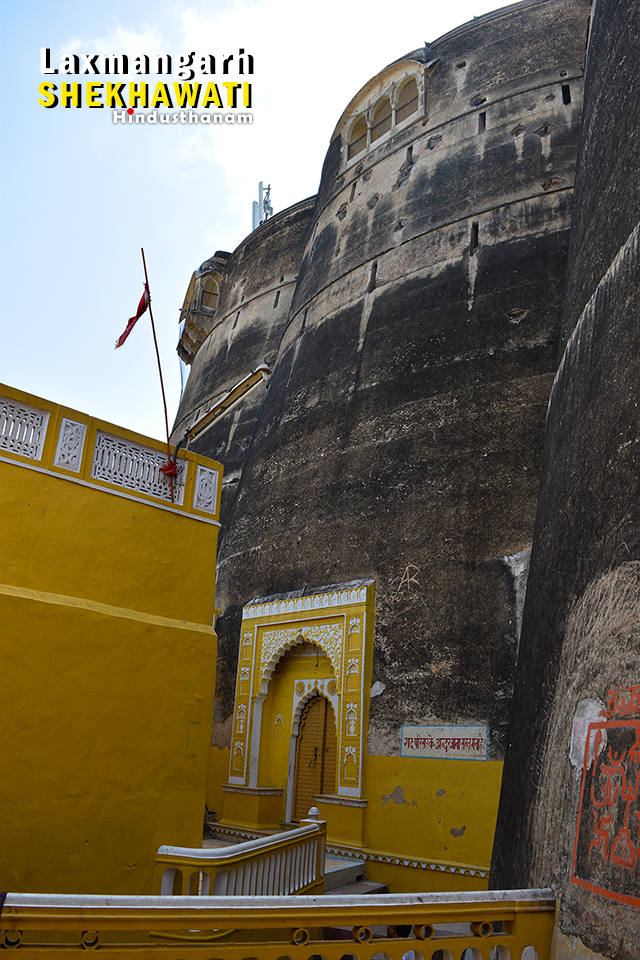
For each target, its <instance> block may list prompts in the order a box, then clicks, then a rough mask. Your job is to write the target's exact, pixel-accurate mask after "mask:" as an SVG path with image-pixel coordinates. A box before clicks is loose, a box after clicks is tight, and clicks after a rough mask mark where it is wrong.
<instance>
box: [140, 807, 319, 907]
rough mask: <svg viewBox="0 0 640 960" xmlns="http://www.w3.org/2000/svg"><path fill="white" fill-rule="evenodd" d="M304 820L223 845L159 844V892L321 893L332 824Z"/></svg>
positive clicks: (156, 874) (187, 894)
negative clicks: (265, 834) (293, 826)
mask: <svg viewBox="0 0 640 960" xmlns="http://www.w3.org/2000/svg"><path fill="white" fill-rule="evenodd" d="M302 824H303V825H302V826H300V827H299V828H298V829H296V830H286V831H284V832H283V833H278V834H276V835H275V836H273V837H262V838H261V839H259V840H248V841H247V842H246V843H237V844H234V845H233V846H231V847H228V848H225V849H220V850H209V849H204V850H202V849H199V848H191V847H160V849H159V850H158V853H157V856H156V871H155V889H156V892H157V893H160V894H161V895H162V896H171V895H173V896H203V897H206V896H209V895H212V896H216V897H226V896H229V897H231V896H249V897H253V896H258V897H259V896H273V897H282V896H286V895H288V894H297V893H308V894H313V893H322V892H323V890H324V861H325V847H326V835H327V824H326V822H325V821H324V820H320V821H314V820H303V821H302Z"/></svg>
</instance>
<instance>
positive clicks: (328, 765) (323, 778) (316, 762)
mask: <svg viewBox="0 0 640 960" xmlns="http://www.w3.org/2000/svg"><path fill="white" fill-rule="evenodd" d="M336 757H337V737H336V723H335V716H334V713H333V707H332V706H331V703H330V702H329V700H327V698H326V697H323V696H322V695H320V694H316V695H315V696H313V697H311V698H310V699H309V700H308V701H307V703H306V704H305V706H304V707H303V710H302V714H301V716H300V728H299V732H298V744H297V750H296V769H295V785H294V795H293V815H292V819H293V820H296V821H297V820H300V819H303V818H305V817H306V816H307V814H308V812H309V808H310V807H312V806H313V805H314V802H315V801H314V799H313V798H314V797H315V796H317V795H318V794H334V793H335V792H336Z"/></svg>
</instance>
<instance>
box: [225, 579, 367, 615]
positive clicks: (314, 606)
mask: <svg viewBox="0 0 640 960" xmlns="http://www.w3.org/2000/svg"><path fill="white" fill-rule="evenodd" d="M366 599H367V588H366V587H359V588H354V589H351V590H338V591H332V592H331V593H317V594H314V596H312V597H297V598H296V599H291V600H273V601H271V602H269V603H259V604H255V605H254V606H248V607H245V608H244V610H243V611H242V619H243V620H253V619H255V618H256V617H269V616H272V615H274V614H281V613H302V612H304V611H306V610H321V609H324V608H330V607H340V606H342V605H343V604H346V603H365V601H366Z"/></svg>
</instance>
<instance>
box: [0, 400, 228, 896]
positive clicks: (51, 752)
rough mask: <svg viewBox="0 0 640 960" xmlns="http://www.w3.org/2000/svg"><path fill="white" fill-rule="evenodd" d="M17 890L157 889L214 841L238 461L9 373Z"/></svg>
mask: <svg viewBox="0 0 640 960" xmlns="http://www.w3.org/2000/svg"><path fill="white" fill-rule="evenodd" d="M0 395H1V396H0V490H1V497H2V506H3V510H2V513H3V538H2V550H1V551H0V554H1V559H0V608H1V613H0V616H1V621H0V622H1V630H2V645H1V650H2V680H3V692H2V701H1V706H0V712H1V716H2V730H3V748H2V754H3V770H4V775H3V776H2V778H1V781H0V888H1V889H3V890H24V891H31V892H33V891H46V892H68V893H71V892H78V893H82V892H100V893H148V892H150V891H151V885H152V876H153V865H154V856H155V854H156V852H157V849H158V847H159V846H160V845H161V844H163V843H168V844H180V845H192V846H198V845H200V843H201V839H202V823H203V816H204V811H205V785H206V776H207V756H208V748H209V739H210V733H211V721H212V714H213V690H214V686H215V663H216V635H215V633H214V630H213V627H212V623H213V617H214V599H215V597H214V594H215V557H216V543H217V536H218V528H219V523H218V511H219V500H220V489H221V474H222V468H221V466H220V464H218V463H216V462H214V461H212V460H208V459H206V458H205V457H201V456H196V455H195V454H191V453H181V455H180V457H179V459H178V476H177V478H176V480H175V481H174V482H173V485H174V489H173V497H172V490H171V483H170V481H169V480H168V479H167V478H166V476H165V475H164V474H163V473H162V471H161V467H162V466H163V465H164V464H165V462H166V452H163V447H162V444H160V443H159V442H157V441H155V440H150V439H149V438H147V437H142V436H139V435H137V434H134V433H132V432H131V431H128V430H123V429H122V428H120V427H115V426H113V425H112V424H109V423H104V422H102V421H98V420H95V419H92V418H91V417H88V416H86V415H85V414H82V413H79V412H77V411H75V410H69V409H67V408H64V407H60V406H58V405H56V404H53V403H50V402H48V401H46V400H42V399H40V398H37V397H33V396H30V395H28V394H25V393H22V392H20V391H18V390H14V389H11V388H9V387H6V386H2V387H0Z"/></svg>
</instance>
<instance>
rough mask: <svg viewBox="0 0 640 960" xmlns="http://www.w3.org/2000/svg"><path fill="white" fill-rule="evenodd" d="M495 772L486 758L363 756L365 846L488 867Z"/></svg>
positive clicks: (495, 800)
mask: <svg viewBox="0 0 640 960" xmlns="http://www.w3.org/2000/svg"><path fill="white" fill-rule="evenodd" d="M501 776H502V763H499V762H497V761H492V760H486V761H472V760H429V759H424V758H420V757H375V756H368V757H366V760H365V791H364V795H365V796H366V797H367V800H368V804H367V810H366V817H365V831H366V832H365V842H366V845H367V847H369V848H372V849H375V850H380V851H389V852H395V853H397V854H401V855H404V856H405V857H424V858H428V859H434V860H438V861H442V862H450V863H457V864H469V865H471V866H479V867H484V868H488V867H489V864H490V861H491V849H492V846H493V834H494V830H495V822H496V816H497V812H498V800H499V796H500V780H501ZM442 889H446V887H443V888H442ZM449 889H455V888H454V887H449Z"/></svg>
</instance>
